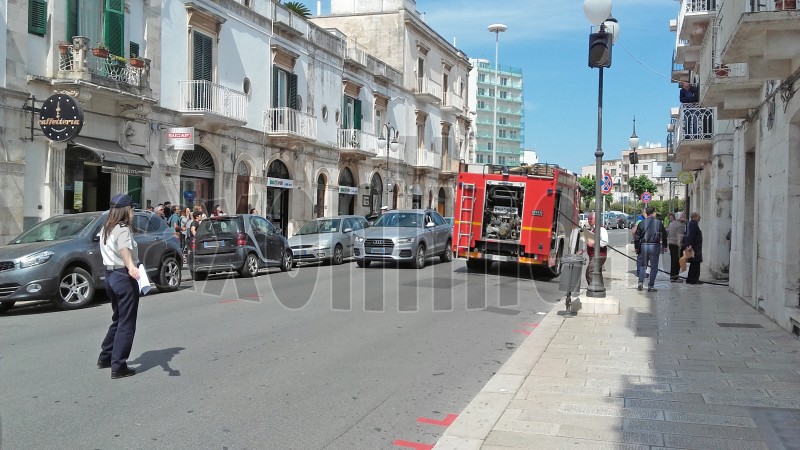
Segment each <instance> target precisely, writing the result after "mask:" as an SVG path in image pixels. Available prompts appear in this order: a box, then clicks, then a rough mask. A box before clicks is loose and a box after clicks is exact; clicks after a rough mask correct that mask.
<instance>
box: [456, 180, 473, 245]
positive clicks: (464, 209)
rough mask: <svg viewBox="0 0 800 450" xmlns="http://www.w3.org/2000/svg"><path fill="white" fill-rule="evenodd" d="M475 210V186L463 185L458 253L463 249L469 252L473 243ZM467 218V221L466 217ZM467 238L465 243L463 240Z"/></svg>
mask: <svg viewBox="0 0 800 450" xmlns="http://www.w3.org/2000/svg"><path fill="white" fill-rule="evenodd" d="M473 208H475V184H471V183H463V184H462V185H461V205H459V217H458V241H456V242H457V244H456V245H457V247H456V253H459V252H460V250H461V249H465V250H466V251H469V249H470V244H471V243H472V210H473ZM465 215H466V216H467V217H466V220H465V218H464V216H465ZM465 227H466V228H465ZM465 237H466V238H467V242H466V243H464V239H463V238H465Z"/></svg>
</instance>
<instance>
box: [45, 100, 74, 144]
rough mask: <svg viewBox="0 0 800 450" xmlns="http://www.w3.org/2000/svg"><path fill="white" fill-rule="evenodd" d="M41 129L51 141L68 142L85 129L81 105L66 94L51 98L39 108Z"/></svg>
mask: <svg viewBox="0 0 800 450" xmlns="http://www.w3.org/2000/svg"><path fill="white" fill-rule="evenodd" d="M39 128H41V129H42V132H44V135H45V136H47V138H48V139H50V140H51V141H58V142H63V141H68V140H70V139H72V138H74V137H75V136H77V135H78V133H80V132H81V128H83V108H82V107H81V103H80V102H79V101H78V100H76V99H75V98H73V97H70V96H69V95H66V94H56V95H52V96H50V97H49V98H48V99H47V100H45V101H44V102H43V103H42V107H41V108H39Z"/></svg>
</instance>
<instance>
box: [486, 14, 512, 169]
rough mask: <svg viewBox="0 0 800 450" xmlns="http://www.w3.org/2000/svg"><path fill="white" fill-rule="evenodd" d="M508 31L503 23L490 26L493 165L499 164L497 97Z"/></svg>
mask: <svg viewBox="0 0 800 450" xmlns="http://www.w3.org/2000/svg"><path fill="white" fill-rule="evenodd" d="M506 30H508V27H507V26H505V25H503V24H502V23H493V24H491V25H489V32H491V33H494V96H493V97H494V119H493V120H492V164H497V96H498V92H497V91H498V87H499V86H500V78H499V77H500V75H499V74H500V66H499V64H498V61H499V59H498V58H499V56H500V55H499V54H500V33H503V32H505V31H506Z"/></svg>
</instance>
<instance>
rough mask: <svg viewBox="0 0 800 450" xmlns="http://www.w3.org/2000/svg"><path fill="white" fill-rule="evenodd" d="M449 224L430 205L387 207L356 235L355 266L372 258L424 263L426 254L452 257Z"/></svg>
mask: <svg viewBox="0 0 800 450" xmlns="http://www.w3.org/2000/svg"><path fill="white" fill-rule="evenodd" d="M452 246H453V227H451V226H449V225H448V224H447V222H446V221H445V220H444V218H443V217H442V216H440V215H439V213H437V212H436V211H433V210H430V209H407V210H398V211H387V212H385V213H384V214H382V215H381V216H380V217H379V218H378V220H376V221H375V223H374V224H373V225H372V226H371V227H369V228H367V229H365V230H363V231H361V232H359V233H358V234H357V235H356V241H355V248H354V249H353V252H354V254H355V259H356V264H358V267H367V266H369V264H370V263H371V262H372V261H398V262H412V263H413V264H414V266H415V267H416V268H418V269H421V268H423V267H425V263H426V261H427V259H428V258H429V257H432V256H439V257H440V258H441V260H442V262H449V261H452V260H453V251H452Z"/></svg>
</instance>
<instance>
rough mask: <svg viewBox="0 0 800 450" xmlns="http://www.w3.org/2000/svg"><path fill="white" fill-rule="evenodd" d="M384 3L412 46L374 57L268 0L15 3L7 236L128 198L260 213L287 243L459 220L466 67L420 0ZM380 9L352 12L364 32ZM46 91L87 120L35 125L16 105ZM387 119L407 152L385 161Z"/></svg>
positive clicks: (4, 171)
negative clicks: (179, 135) (421, 217)
mask: <svg viewBox="0 0 800 450" xmlns="http://www.w3.org/2000/svg"><path fill="white" fill-rule="evenodd" d="M383 3H384V6H383V9H381V10H380V11H375V12H374V14H373V15H372V16H380V17H383V16H387V17H388V16H392V17H391V18H390V19H389V20H391V21H392V23H394V24H395V25H396V26H397V27H398V29H401V30H402V31H398V34H397V35H396V36H394V39H395V40H396V42H398V43H405V44H407V45H399V46H396V47H387V48H385V49H380V48H375V50H374V51H371V50H370V51H368V50H367V47H366V46H364V45H361V44H360V43H357V42H356V41H357V40H358V42H361V43H363V42H364V41H368V39H367V38H364V37H361V36H359V35H358V34H354V35H352V36H350V35H347V34H346V33H344V32H342V31H340V30H342V29H344V28H346V27H343V28H340V29H339V30H336V29H333V27H332V26H330V25H329V24H325V25H317V24H315V23H312V22H311V21H309V20H307V19H305V18H302V17H300V16H298V15H296V14H294V13H292V12H290V11H289V10H287V9H285V8H284V7H283V6H282V5H280V4H279V3H276V2H273V1H270V0H251V1H246V2H234V1H227V2H218V1H211V0H194V1H191V2H185V1H180V0H168V1H165V2H161V4H160V5H157V6H152V5H151V2H147V1H145V0H127V1H125V2H119V1H112V0H68V1H63V2H62V1H51V2H46V3H44V2H39V1H35V0H30V1H21V2H15V3H10V4H9V5H7V6H6V8H7V10H6V11H5V13H6V18H7V20H4V21H2V23H0V44H1V45H0V52H2V53H0V56H2V59H0V60H2V61H3V63H4V69H5V70H0V123H3V124H4V128H2V129H0V143H1V144H2V145H0V152H2V153H3V158H1V159H0V186H2V187H3V189H4V192H6V195H5V196H3V198H2V199H0V210H2V211H3V212H4V217H5V218H6V219H4V220H3V221H0V243H5V242H6V241H8V240H9V239H10V238H11V237H13V236H16V235H17V234H19V233H20V232H22V231H23V229H25V228H27V227H29V226H31V225H32V224H35V223H37V222H39V221H41V220H43V219H46V218H48V217H50V216H52V215H55V214H63V213H72V212H79V211H94V210H104V209H107V208H108V203H109V200H110V198H111V196H113V195H114V194H116V193H119V192H127V193H129V194H130V195H131V196H132V197H133V198H134V199H135V200H136V201H137V202H139V203H140V204H141V205H142V207H145V206H147V205H154V204H158V203H162V202H164V201H170V202H172V203H173V204H180V205H186V206H190V207H191V206H201V207H203V208H206V209H210V208H211V207H212V206H213V205H216V204H220V205H222V207H223V210H224V211H226V212H229V213H234V212H247V211H248V210H249V209H250V208H257V209H258V210H259V211H260V212H261V213H262V214H265V215H267V217H269V218H270V219H271V220H272V221H273V223H275V224H276V225H277V226H279V227H281V228H282V229H283V230H284V233H285V234H290V233H292V232H293V231H295V230H296V229H297V228H299V226H301V225H302V223H304V222H305V221H307V220H309V219H311V218H312V217H317V216H333V215H337V214H364V215H366V214H368V213H369V212H370V211H372V210H378V209H380V207H381V206H383V205H387V204H388V205H389V206H391V207H393V208H394V207H398V208H399V207H408V208H410V207H432V208H434V209H438V210H439V211H441V212H442V213H443V214H444V215H452V212H453V204H452V199H453V195H454V189H455V186H454V180H455V175H456V173H457V171H458V167H459V159H460V158H462V157H463V156H462V155H464V154H465V153H466V152H467V151H468V150H467V148H468V144H469V142H468V138H469V133H468V130H469V126H470V121H469V119H468V117H467V115H466V107H465V101H464V100H463V98H464V97H465V95H466V84H467V75H468V72H469V62H468V60H467V58H466V56H464V55H463V53H461V52H459V51H458V50H457V49H455V48H454V47H452V46H451V45H449V44H448V43H447V42H446V41H444V40H443V39H442V38H441V37H440V36H438V35H437V34H436V33H435V32H434V31H433V30H432V29H430V27H428V26H427V25H426V24H424V22H422V21H421V20H420V19H419V16H418V14H417V12H416V10H415V9H414V6H415V5H414V2H413V1H409V2H403V1H401V0H398V1H395V2H390V1H387V2H383ZM41 5H46V7H44V8H41ZM120 5H122V6H120ZM332 6H333V8H332V10H333V11H335V12H338V11H340V10H341V8H342V6H341V5H339V4H338V2H336V1H334V2H333V5H332ZM31 8H33V9H31ZM115 8H118V9H115ZM29 13H30V14H29ZM34 13H35V14H34ZM31 17H32V18H33V19H30V18H31ZM342 17H344V16H342ZM370 17H371V16H364V15H361V14H353V15H352V16H351V17H350V19H348V20H352V26H351V28H352V29H353V30H357V29H359V26H358V23H361V24H362V25H363V24H366V23H371V21H372V19H371V18H370ZM401 25H402V26H401ZM323 26H325V27H328V28H330V29H325V28H323ZM364 28H367V27H366V26H365V27H364ZM375 32H376V33H377V31H375ZM380 36H381V38H383V37H385V34H384V33H383V32H382V30H381V33H380ZM62 41H63V42H62ZM375 41H376V42H378V41H380V39H377V38H376V39H375ZM101 43H103V44H104V45H103V46H101V45H100V44H101ZM101 47H105V48H101ZM402 49H405V50H404V51H403V50H402ZM18 50H22V51H18ZM395 50H397V51H395ZM106 52H107V53H108V54H106ZM95 53H97V55H95ZM378 55H381V56H378ZM421 55H422V56H425V57H426V58H427V60H426V61H427V64H428V65H426V66H424V68H425V69H426V71H425V73H421V74H420V73H417V72H415V70H414V69H415V68H417V67H419V66H418V62H417V60H418V59H419V57H420V56H421ZM135 57H141V58H142V59H141V61H140V60H139V59H137V58H135ZM140 63H141V67H140ZM54 93H64V94H68V95H70V96H73V97H75V98H77V99H78V100H79V101H80V102H81V104H82V107H83V110H84V113H85V124H84V127H83V129H82V131H81V132H80V135H79V136H78V137H76V138H74V139H71V140H69V141H68V142H53V141H50V140H48V139H46V138H45V137H44V136H42V133H41V131H40V130H38V128H35V129H33V130H31V127H30V123H31V113H30V112H29V111H26V110H24V109H23V105H26V103H27V105H32V103H31V101H30V100H28V99H29V97H31V96H34V97H35V98H36V101H37V102H36V103H35V104H33V106H37V107H38V106H41V100H42V99H45V98H47V97H49V96H50V95H53V94H54ZM387 123H388V124H391V127H392V128H393V129H395V130H397V131H398V132H399V133H398V141H399V143H400V145H399V147H400V148H399V150H397V151H391V150H388V154H387V148H391V146H390V145H388V144H387V145H384V144H382V143H379V140H378V137H379V135H381V134H382V132H383V133H384V134H385V130H386V129H387V128H388V127H385V126H384V125H386V124H387ZM177 127H193V128H194V131H195V147H194V150H184V151H174V150H171V149H169V148H168V147H167V145H166V140H167V134H168V132H169V130H170V129H172V128H177ZM390 141H391V139H390ZM381 142H383V141H381Z"/></svg>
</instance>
